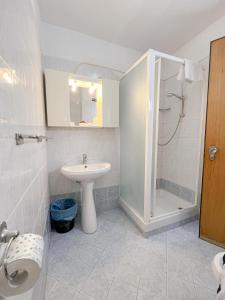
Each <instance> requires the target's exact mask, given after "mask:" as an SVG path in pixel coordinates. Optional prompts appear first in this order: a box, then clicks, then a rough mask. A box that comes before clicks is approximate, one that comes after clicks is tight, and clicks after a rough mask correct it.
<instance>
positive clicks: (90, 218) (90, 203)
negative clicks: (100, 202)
mask: <svg viewBox="0 0 225 300" xmlns="http://www.w3.org/2000/svg"><path fill="white" fill-rule="evenodd" d="M93 186H94V181H86V180H84V181H81V187H82V190H83V193H82V201H81V226H82V229H83V231H84V232H86V233H94V232H95V231H96V229H97V218H96V210H95V202H94V197H93Z"/></svg>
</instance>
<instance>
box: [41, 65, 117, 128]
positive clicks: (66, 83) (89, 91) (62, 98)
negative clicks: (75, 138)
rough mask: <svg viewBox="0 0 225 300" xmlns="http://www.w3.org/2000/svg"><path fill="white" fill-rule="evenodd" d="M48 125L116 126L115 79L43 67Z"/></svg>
mask: <svg viewBox="0 0 225 300" xmlns="http://www.w3.org/2000/svg"><path fill="white" fill-rule="evenodd" d="M45 87H46V107H47V123H48V126H57V127H62V126H63V127H119V82H118V81H115V80H111V79H102V80H93V79H91V80H90V79H89V78H86V77H84V76H77V75H74V74H71V73H67V72H62V71H56V70H50V69H48V70H46V71H45Z"/></svg>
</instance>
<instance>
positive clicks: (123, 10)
mask: <svg viewBox="0 0 225 300" xmlns="http://www.w3.org/2000/svg"><path fill="white" fill-rule="evenodd" d="M39 3H40V12H41V18H42V20H43V21H45V22H47V23H51V24H54V25H58V26H62V27H65V28H68V29H72V30H75V31H78V32H81V33H84V34H87V35H90V36H94V37H96V38H100V39H103V40H106V41H109V42H112V43H115V44H119V45H121V46H125V47H129V48H133V49H136V50H140V51H145V50H147V49H148V48H154V49H157V50H161V51H167V52H173V51H175V50H176V49H178V48H179V47H181V46H182V45H183V44H185V42H187V41H189V40H190V39H192V38H193V37H194V36H195V35H196V34H198V33H199V32H201V31H202V30H203V29H204V28H206V27H207V26H208V25H210V24H211V23H213V22H214V21H216V20H217V19H218V18H220V17H222V16H223V15H224V14H225V1H224V0H63V1H62V0H39Z"/></svg>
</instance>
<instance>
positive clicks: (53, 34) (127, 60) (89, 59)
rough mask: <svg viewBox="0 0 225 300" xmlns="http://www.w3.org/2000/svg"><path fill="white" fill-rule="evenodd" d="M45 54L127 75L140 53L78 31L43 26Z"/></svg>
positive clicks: (42, 38)
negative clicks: (105, 67)
mask: <svg viewBox="0 0 225 300" xmlns="http://www.w3.org/2000/svg"><path fill="white" fill-rule="evenodd" d="M41 40H42V51H43V54H44V55H46V56H50V57H57V58H61V59H65V60H71V61H74V62H86V63H94V64H97V65H102V66H107V67H111V68H115V69H119V70H121V71H126V70H127V69H128V68H129V66H130V65H132V64H133V63H134V62H135V60H136V59H137V58H139V56H140V52H138V51H136V50H132V49H129V48H125V47H121V46H118V45H115V44H111V43H108V42H106V41H104V40H100V39H96V38H93V37H90V36H88V35H84V34H81V33H79V32H76V31H72V30H69V29H65V28H62V27H58V26H54V25H50V24H47V23H44V22H42V24H41Z"/></svg>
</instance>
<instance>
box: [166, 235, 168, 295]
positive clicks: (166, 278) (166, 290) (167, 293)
mask: <svg viewBox="0 0 225 300" xmlns="http://www.w3.org/2000/svg"><path fill="white" fill-rule="evenodd" d="M167 299H168V232H166V300H167Z"/></svg>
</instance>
